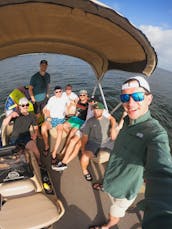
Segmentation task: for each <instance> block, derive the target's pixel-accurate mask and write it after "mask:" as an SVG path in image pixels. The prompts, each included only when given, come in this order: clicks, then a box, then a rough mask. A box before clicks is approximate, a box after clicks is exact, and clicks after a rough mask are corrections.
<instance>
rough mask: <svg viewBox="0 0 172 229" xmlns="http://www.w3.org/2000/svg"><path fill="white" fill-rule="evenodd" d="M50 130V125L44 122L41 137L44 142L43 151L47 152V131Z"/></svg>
mask: <svg viewBox="0 0 172 229" xmlns="http://www.w3.org/2000/svg"><path fill="white" fill-rule="evenodd" d="M50 128H51V125H50V123H49V122H47V121H45V122H44V123H43V124H42V127H41V133H42V137H43V140H44V145H45V150H47V149H48V148H49V143H48V130H49V129H50Z"/></svg>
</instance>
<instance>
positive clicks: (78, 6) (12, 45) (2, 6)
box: [0, 0, 157, 79]
mask: <svg viewBox="0 0 172 229" xmlns="http://www.w3.org/2000/svg"><path fill="white" fill-rule="evenodd" d="M0 38H1V39H0V60H2V59H4V58H8V57H12V56H16V55H20V54H27V53H58V54H67V55H71V56H74V57H78V58H81V59H82V60H85V61H86V62H88V63H89V64H90V65H91V66H92V67H93V69H94V71H95V73H96V76H97V78H98V79H99V78H100V77H101V76H102V75H104V73H105V72H106V71H108V70H111V69H116V70H123V71H128V72H137V73H142V74H145V75H146V76H149V75H150V74H151V73H152V72H153V71H154V69H155V68H156V64H157V56H156V53H155V51H154V49H153V47H152V46H151V44H150V42H149V41H148V39H147V38H146V36H145V35H144V34H143V33H142V32H141V31H140V30H138V29H137V28H136V27H135V26H133V25H132V24H131V23H130V22H129V21H128V20H127V19H126V18H124V17H123V16H121V15H120V14H118V13H117V12H116V11H114V10H113V9H111V8H109V7H107V6H105V5H103V4H101V3H99V2H98V1H93V0H92V1H89V0H87V1H86V0H49V1H48V0H47V1H46V0H34V1H29V0H1V1H0Z"/></svg>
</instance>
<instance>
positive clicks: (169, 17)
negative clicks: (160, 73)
mask: <svg viewBox="0 0 172 229" xmlns="http://www.w3.org/2000/svg"><path fill="white" fill-rule="evenodd" d="M100 2H102V3H104V4H106V5H108V6H110V7H111V8H113V9H114V10H116V11H118V12H119V13H120V14H122V15H123V16H124V17H126V18H127V19H128V20H129V21H130V22H131V23H132V24H134V25H135V26H136V27H137V28H138V29H140V30H142V32H143V33H144V34H145V35H146V36H147V38H148V39H149V41H150V42H151V44H152V46H153V47H154V48H155V51H156V53H157V55H158V67H160V68H163V69H166V70H169V71H172V0H142V1H139V0H117V1H116V0H100Z"/></svg>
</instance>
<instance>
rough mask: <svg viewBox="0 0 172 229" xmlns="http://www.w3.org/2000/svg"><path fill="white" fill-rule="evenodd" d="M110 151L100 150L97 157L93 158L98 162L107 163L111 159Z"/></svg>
mask: <svg viewBox="0 0 172 229" xmlns="http://www.w3.org/2000/svg"><path fill="white" fill-rule="evenodd" d="M109 157H110V153H109V152H108V151H105V150H100V151H99V152H98V154H97V156H96V157H93V158H92V160H93V161H94V162H96V163H100V164H102V163H105V162H107V161H109Z"/></svg>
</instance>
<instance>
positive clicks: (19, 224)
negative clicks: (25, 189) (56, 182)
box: [0, 193, 59, 229]
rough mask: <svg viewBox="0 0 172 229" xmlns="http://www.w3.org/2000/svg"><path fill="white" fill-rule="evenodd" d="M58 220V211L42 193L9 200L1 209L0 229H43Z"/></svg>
mask: <svg viewBox="0 0 172 229" xmlns="http://www.w3.org/2000/svg"><path fill="white" fill-rule="evenodd" d="M58 219H59V209H58V208H57V206H56V205H55V204H54V203H53V202H52V201H51V200H50V199H49V198H48V197H47V196H46V195H44V194H43V193H36V194H34V195H30V196H25V197H20V198H15V199H9V200H7V202H6V203H5V204H4V205H3V206H2V207H1V211H0V228H1V229H23V228H29V229H31V228H34V229H37V228H44V227H48V226H49V225H51V224H53V223H55V222H56V221H57V220H58Z"/></svg>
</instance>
